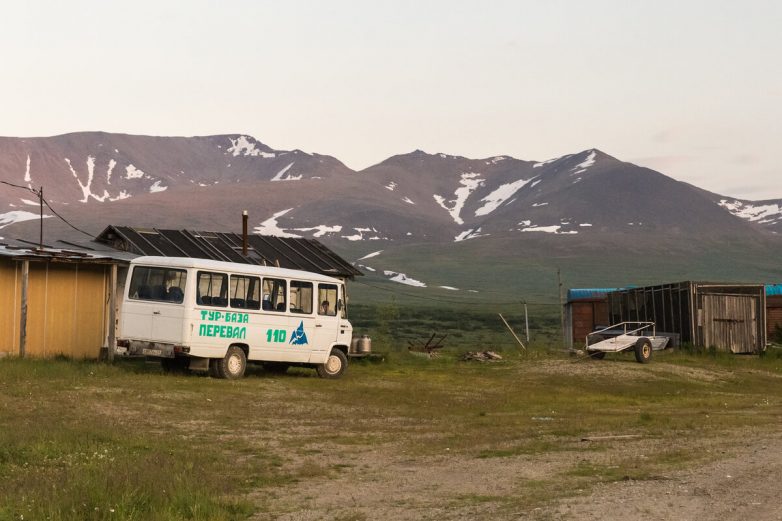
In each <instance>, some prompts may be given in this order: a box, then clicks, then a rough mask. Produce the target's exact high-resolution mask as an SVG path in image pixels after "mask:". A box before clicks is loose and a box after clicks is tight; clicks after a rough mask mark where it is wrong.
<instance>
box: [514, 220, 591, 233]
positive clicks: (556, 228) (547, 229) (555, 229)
mask: <svg viewBox="0 0 782 521" xmlns="http://www.w3.org/2000/svg"><path fill="white" fill-rule="evenodd" d="M519 224H520V225H522V226H523V228H520V229H519V230H520V231H522V232H543V233H553V234H555V235H576V234H577V233H578V232H577V231H575V230H571V231H567V232H566V231H562V225H559V224H555V225H552V226H539V225H533V224H532V223H531V222H530V221H522V222H520V223H519Z"/></svg>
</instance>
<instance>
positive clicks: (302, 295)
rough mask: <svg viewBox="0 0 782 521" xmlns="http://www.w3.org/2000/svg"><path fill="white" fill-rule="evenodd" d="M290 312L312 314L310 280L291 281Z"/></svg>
mask: <svg viewBox="0 0 782 521" xmlns="http://www.w3.org/2000/svg"><path fill="white" fill-rule="evenodd" d="M291 313H305V314H307V315H311V314H312V282H301V281H298V280H292V281H291Z"/></svg>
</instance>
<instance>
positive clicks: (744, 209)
mask: <svg viewBox="0 0 782 521" xmlns="http://www.w3.org/2000/svg"><path fill="white" fill-rule="evenodd" d="M720 206H722V207H723V208H725V209H726V210H728V211H729V212H730V213H732V214H733V215H735V216H736V217H741V218H742V219H745V220H747V221H750V222H756V223H758V224H770V223H775V222H781V221H782V206H780V204H778V203H770V204H752V203H749V202H743V201H739V200H736V199H734V200H728V199H722V200H720Z"/></svg>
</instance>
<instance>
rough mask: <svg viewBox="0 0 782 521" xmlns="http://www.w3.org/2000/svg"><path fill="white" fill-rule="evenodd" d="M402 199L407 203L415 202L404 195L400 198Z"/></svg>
mask: <svg viewBox="0 0 782 521" xmlns="http://www.w3.org/2000/svg"><path fill="white" fill-rule="evenodd" d="M402 200H403V201H404V202H406V203H407V204H415V203H414V202H413V201H412V200H411V199H410V198H409V197H405V198H404V199H402Z"/></svg>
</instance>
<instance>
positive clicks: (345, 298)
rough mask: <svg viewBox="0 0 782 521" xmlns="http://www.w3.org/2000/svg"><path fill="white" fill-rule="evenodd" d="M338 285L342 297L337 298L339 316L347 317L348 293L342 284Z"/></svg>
mask: <svg viewBox="0 0 782 521" xmlns="http://www.w3.org/2000/svg"><path fill="white" fill-rule="evenodd" d="M339 287H340V288H342V298H341V299H339V304H340V307H339V316H341V317H342V318H348V293H347V291H345V285H344V284H340V286H339Z"/></svg>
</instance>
